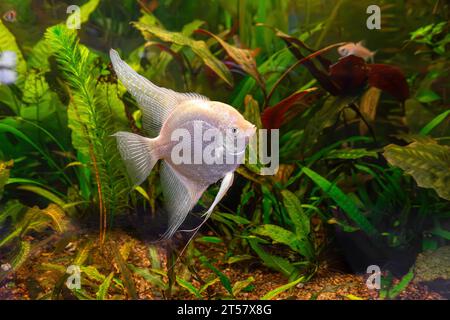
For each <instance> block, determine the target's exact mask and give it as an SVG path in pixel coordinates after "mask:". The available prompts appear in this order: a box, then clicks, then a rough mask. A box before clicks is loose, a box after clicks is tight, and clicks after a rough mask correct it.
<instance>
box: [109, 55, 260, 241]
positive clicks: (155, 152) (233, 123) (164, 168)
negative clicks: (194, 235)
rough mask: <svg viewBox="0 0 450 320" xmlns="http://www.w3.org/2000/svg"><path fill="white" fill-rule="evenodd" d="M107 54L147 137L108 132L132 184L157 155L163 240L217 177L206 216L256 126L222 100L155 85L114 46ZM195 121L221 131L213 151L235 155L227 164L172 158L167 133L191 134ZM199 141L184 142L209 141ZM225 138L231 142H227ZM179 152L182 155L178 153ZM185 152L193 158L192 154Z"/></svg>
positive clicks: (202, 145)
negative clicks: (139, 114)
mask: <svg viewBox="0 0 450 320" xmlns="http://www.w3.org/2000/svg"><path fill="white" fill-rule="evenodd" d="M110 57H111V62H112V64H113V67H114V70H115V72H116V74H117V76H118V78H119V79H120V81H121V82H122V83H123V85H124V86H125V87H126V88H127V90H128V91H129V92H130V93H131V94H132V95H133V97H134V98H135V99H136V101H137V103H138V105H139V107H140V109H141V111H142V119H143V128H144V130H146V132H147V133H149V136H150V137H152V138H147V137H143V136H140V135H136V134H133V133H129V132H118V133H116V134H115V135H114V136H116V138H117V142H118V148H119V151H120V154H121V156H122V158H123V160H124V162H125V164H126V167H127V169H128V172H129V175H130V176H131V179H132V180H133V182H134V184H135V185H139V184H141V183H142V182H143V181H144V180H145V179H146V178H147V177H148V175H149V174H150V171H151V170H152V168H153V167H154V165H155V164H156V163H157V161H158V160H162V164H161V172H160V176H161V185H162V189H163V196H164V201H165V206H166V209H167V211H168V214H169V218H168V222H169V225H168V230H167V231H166V233H165V234H164V235H163V238H166V239H167V238H170V237H172V235H173V234H174V233H175V232H176V231H177V230H178V228H179V227H180V225H181V224H182V223H183V221H184V220H185V218H186V216H187V215H188V213H189V212H190V211H191V209H192V208H193V207H194V205H195V204H196V203H197V201H198V200H199V199H200V197H201V195H202V194H203V192H204V191H205V190H206V189H207V188H208V186H210V185H211V184H213V183H216V182H218V181H219V180H220V179H222V182H221V186H220V189H219V192H218V193H217V195H216V198H215V199H214V201H213V203H212V205H211V206H210V208H209V209H208V211H207V212H206V213H205V214H204V217H205V220H204V221H206V219H208V217H209V216H210V215H211V213H212V211H213V209H214V207H215V206H216V205H217V203H218V202H219V201H220V200H221V199H222V198H223V196H224V195H225V194H226V192H227V190H228V189H229V187H230V186H231V184H232V183H233V172H234V171H235V170H236V168H237V167H238V166H239V163H240V162H239V159H242V157H244V156H245V147H246V145H247V144H248V142H249V139H250V137H251V136H252V135H253V134H254V133H255V131H256V128H255V126H254V125H252V124H251V123H250V122H248V121H247V120H245V119H244V117H243V116H242V115H241V114H240V113H239V112H238V111H237V110H236V109H234V108H233V107H231V106H229V105H227V104H224V103H221V102H217V101H210V100H209V99H208V98H206V97H204V96H202V95H199V94H196V93H178V92H175V91H172V90H170V89H166V88H161V87H158V86H156V85H155V84H153V83H152V82H150V81H149V80H148V79H146V78H144V77H142V76H141V75H139V74H138V73H136V72H135V71H134V70H133V69H132V68H131V67H130V66H129V65H127V64H126V63H125V62H124V61H123V60H121V58H120V56H119V54H118V53H117V52H116V51H115V50H113V49H111V51H110ZM199 124H200V125H201V126H202V127H203V130H207V129H213V130H217V131H219V132H221V133H223V134H224V137H225V139H224V140H223V143H221V144H220V145H217V148H216V150H215V155H216V156H218V157H225V156H226V155H230V154H231V155H234V156H237V158H239V159H238V160H237V161H234V163H231V164H228V163H227V162H226V161H223V163H222V164H220V163H219V164H217V163H212V164H207V163H205V161H201V162H200V163H198V162H195V161H194V162H193V163H179V161H175V160H174V159H173V151H174V148H175V147H177V145H178V146H179V141H178V140H175V141H172V140H173V137H172V136H173V135H174V133H176V132H180V131H179V130H180V129H181V130H182V132H183V131H184V132H188V133H189V135H190V137H195V136H196V134H195V132H194V131H195V130H197V127H198V125H199ZM203 140H204V139H202V140H201V141H195V139H193V141H191V142H190V146H192V150H193V151H192V152H191V153H194V152H197V153H198V151H199V150H198V149H196V145H197V147H198V145H200V152H203V151H204V150H205V149H206V148H208V146H209V147H211V143H210V142H205V141H203ZM238 140H239V141H243V143H242V144H241V146H243V147H242V148H241V149H239V150H236V148H233V147H234V146H235V145H236V143H235V142H236V141H238ZM230 141H231V145H233V147H230ZM239 141H238V142H239ZM237 145H240V144H239V143H237ZM197 155H198V154H197ZM184 156H186V155H185V154H183V157H184ZM189 156H194V157H195V154H191V155H189ZM194 230H198V229H194Z"/></svg>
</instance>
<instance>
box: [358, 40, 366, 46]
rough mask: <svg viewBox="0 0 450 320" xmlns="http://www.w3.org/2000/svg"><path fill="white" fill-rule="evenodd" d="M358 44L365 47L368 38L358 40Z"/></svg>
mask: <svg viewBox="0 0 450 320" xmlns="http://www.w3.org/2000/svg"><path fill="white" fill-rule="evenodd" d="M356 46H357V47H365V46H366V40H361V41H358V42H357V43H356Z"/></svg>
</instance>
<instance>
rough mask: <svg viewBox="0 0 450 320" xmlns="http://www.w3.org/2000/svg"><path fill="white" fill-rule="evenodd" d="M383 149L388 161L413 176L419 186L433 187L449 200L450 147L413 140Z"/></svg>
mask: <svg viewBox="0 0 450 320" xmlns="http://www.w3.org/2000/svg"><path fill="white" fill-rule="evenodd" d="M384 150H385V151H384V154H383V155H384V157H385V158H386V159H387V160H388V161H389V163H390V164H391V165H393V166H396V167H399V168H401V169H402V170H404V171H405V173H407V174H409V175H411V176H413V178H414V179H415V180H416V182H417V185H418V186H419V187H423V188H433V189H434V190H436V192H437V194H438V195H439V196H440V197H442V198H444V199H447V200H450V187H449V186H450V147H448V146H444V145H438V144H437V143H422V142H413V143H411V144H409V145H407V146H405V147H401V146H397V145H393V144H390V145H388V146H387V147H385V149H384Z"/></svg>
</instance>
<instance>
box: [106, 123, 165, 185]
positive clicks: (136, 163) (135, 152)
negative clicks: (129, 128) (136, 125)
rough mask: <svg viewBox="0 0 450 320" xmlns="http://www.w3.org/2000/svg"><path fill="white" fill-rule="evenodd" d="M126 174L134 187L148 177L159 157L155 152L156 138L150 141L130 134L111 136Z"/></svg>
mask: <svg viewBox="0 0 450 320" xmlns="http://www.w3.org/2000/svg"><path fill="white" fill-rule="evenodd" d="M113 136H114V137H116V139H117V146H118V149H119V152H120V155H121V156H122V159H123V161H124V162H125V166H126V167H127V170H128V173H129V175H130V177H131V180H132V182H133V184H134V185H135V186H137V185H140V184H141V183H142V182H144V180H145V179H146V178H147V177H148V176H149V174H150V172H151V171H152V169H153V167H154V166H155V164H156V162H158V159H159V155H158V154H157V152H156V145H157V142H156V140H157V139H156V138H155V139H150V138H146V137H142V136H140V135H137V134H134V133H130V132H117V133H115V134H113Z"/></svg>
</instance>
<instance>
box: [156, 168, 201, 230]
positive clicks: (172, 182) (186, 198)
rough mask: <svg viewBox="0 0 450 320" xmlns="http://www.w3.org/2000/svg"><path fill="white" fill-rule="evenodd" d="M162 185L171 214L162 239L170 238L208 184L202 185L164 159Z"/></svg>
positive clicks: (166, 204) (167, 207)
mask: <svg viewBox="0 0 450 320" xmlns="http://www.w3.org/2000/svg"><path fill="white" fill-rule="evenodd" d="M161 186H162V189H163V195H164V202H165V207H166V209H167V212H168V216H169V224H168V228H167V231H166V232H165V233H164V235H163V236H162V239H169V238H171V237H172V236H173V234H174V233H175V232H176V231H177V230H178V228H179V227H180V225H181V224H182V223H183V221H184V220H185V219H186V216H187V215H188V213H189V212H190V211H191V210H192V208H193V207H194V205H195V204H196V203H197V201H198V200H199V199H200V197H201V195H202V194H203V192H204V191H205V190H206V188H207V187H208V185H204V184H203V185H201V184H199V183H197V182H194V181H191V180H189V179H188V178H186V177H185V176H183V175H181V174H180V173H178V172H177V171H176V170H175V169H174V168H173V167H172V166H171V165H170V164H169V163H167V162H166V161H162V163H161Z"/></svg>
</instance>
